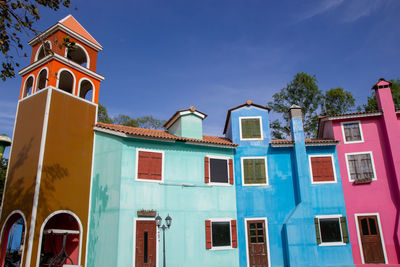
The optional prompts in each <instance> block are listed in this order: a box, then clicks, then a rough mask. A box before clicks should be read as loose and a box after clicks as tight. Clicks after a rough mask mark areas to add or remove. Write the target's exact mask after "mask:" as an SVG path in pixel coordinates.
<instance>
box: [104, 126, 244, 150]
mask: <svg viewBox="0 0 400 267" xmlns="http://www.w3.org/2000/svg"><path fill="white" fill-rule="evenodd" d="M96 127H98V128H102V129H107V130H111V131H115V132H120V133H124V134H128V135H134V136H142V137H151V138H159V139H165V140H175V141H183V142H194V143H204V144H215V145H223V146H231V147H236V146H237V144H235V143H232V142H231V141H230V140H229V139H228V138H224V137H219V136H208V135H203V139H195V138H186V137H179V136H176V135H173V134H170V133H168V132H167V131H163V130H152V129H146V128H137V127H130V126H123V125H115V124H106V123H102V122H98V123H97V124H96Z"/></svg>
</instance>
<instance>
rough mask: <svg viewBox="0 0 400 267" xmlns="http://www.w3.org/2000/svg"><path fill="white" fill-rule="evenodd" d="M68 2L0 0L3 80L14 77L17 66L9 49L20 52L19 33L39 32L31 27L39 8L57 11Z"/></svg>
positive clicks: (1, 73)
mask: <svg viewBox="0 0 400 267" xmlns="http://www.w3.org/2000/svg"><path fill="white" fill-rule="evenodd" d="M70 4H71V3H70V0H0V51H1V53H2V54H3V56H4V59H3V62H2V63H1V64H2V69H1V72H0V78H1V79H2V80H3V81H5V80H6V79H7V78H10V77H15V67H19V63H18V62H16V60H15V58H14V56H13V55H11V52H10V50H11V49H12V50H13V51H14V50H16V51H17V53H18V52H22V50H23V45H22V43H21V37H20V35H21V34H22V33H26V34H30V35H31V34H34V35H38V34H39V33H40V32H39V31H37V30H35V29H34V28H33V23H34V22H35V21H38V20H39V19H40V14H39V8H40V7H46V8H49V9H51V10H54V11H57V10H58V9H59V8H60V7H61V6H64V7H70ZM24 56H25V57H26V54H24Z"/></svg>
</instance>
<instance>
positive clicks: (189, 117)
mask: <svg viewBox="0 0 400 267" xmlns="http://www.w3.org/2000/svg"><path fill="white" fill-rule="evenodd" d="M206 117H207V115H206V114H204V113H202V112H200V111H198V110H196V108H195V107H193V106H191V107H190V108H188V109H184V110H179V111H177V112H176V113H175V114H174V115H173V116H172V117H171V118H170V119H169V120H168V121H167V122H166V123H165V124H164V128H165V129H166V130H167V131H168V132H169V133H170V134H173V135H176V136H179V137H186V138H194V139H203V120H204V119H205V118H206Z"/></svg>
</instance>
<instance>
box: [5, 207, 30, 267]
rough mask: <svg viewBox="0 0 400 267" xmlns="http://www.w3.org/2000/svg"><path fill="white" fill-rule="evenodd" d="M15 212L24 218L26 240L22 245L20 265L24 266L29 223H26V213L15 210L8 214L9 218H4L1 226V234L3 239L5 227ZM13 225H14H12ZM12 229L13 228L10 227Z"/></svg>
mask: <svg viewBox="0 0 400 267" xmlns="http://www.w3.org/2000/svg"><path fill="white" fill-rule="evenodd" d="M14 214H19V215H21V217H22V219H23V220H24V241H23V246H22V251H21V262H20V265H19V266H23V263H24V252H25V243H26V232H27V224H26V218H25V215H24V213H23V212H22V211H21V210H13V211H12V212H11V213H10V214H8V216H7V218H6V219H5V220H4V223H3V226H2V227H1V235H0V238H1V239H0V240H2V239H3V233H4V227H5V226H6V225H7V222H8V220H9V219H10V217H11V216H13V215H14ZM11 227H12V225H11ZM10 229H11V228H10ZM2 245H4V244H2ZM7 245H8V240H7Z"/></svg>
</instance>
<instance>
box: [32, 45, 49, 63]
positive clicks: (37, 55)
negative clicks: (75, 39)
mask: <svg viewBox="0 0 400 267" xmlns="http://www.w3.org/2000/svg"><path fill="white" fill-rule="evenodd" d="M45 43H49V44H50V50H52V44H51V42H50V41H49V40H45V41H44V42H43V43H42V44H41V45H40V46H39V49H38V50H37V51H36V55H35V60H34V62H36V61H38V57H39V52H40V49H41V48H42V47H43V45H44V44H45ZM45 57H46V54H45V55H44V57H43V58H45Z"/></svg>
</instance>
